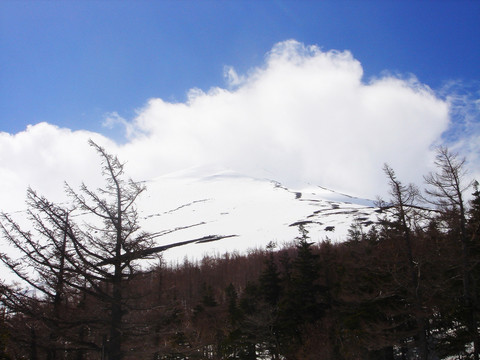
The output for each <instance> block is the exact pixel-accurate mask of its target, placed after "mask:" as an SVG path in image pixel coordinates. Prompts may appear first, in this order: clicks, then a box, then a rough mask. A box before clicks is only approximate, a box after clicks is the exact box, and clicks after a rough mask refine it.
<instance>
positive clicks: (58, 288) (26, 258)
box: [0, 189, 74, 360]
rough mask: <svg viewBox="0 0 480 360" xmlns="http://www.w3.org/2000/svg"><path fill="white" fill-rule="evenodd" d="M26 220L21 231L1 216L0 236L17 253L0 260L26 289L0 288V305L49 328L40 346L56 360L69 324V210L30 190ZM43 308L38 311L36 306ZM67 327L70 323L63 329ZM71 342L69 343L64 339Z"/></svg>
mask: <svg viewBox="0 0 480 360" xmlns="http://www.w3.org/2000/svg"><path fill="white" fill-rule="evenodd" d="M27 203H28V206H29V209H28V210H27V212H26V214H27V219H28V220H29V221H30V223H31V224H32V226H31V229H30V230H28V231H27V230H24V229H22V228H21V226H20V225H19V224H18V223H17V222H16V221H15V220H14V219H13V218H12V217H11V216H10V215H8V214H6V213H2V214H0V231H1V232H2V233H3V237H4V238H5V239H6V240H7V241H8V243H9V244H10V245H11V246H12V247H13V248H14V249H15V250H16V251H17V252H18V253H19V256H16V257H11V256H9V255H8V254H6V253H2V254H1V255H0V260H1V261H2V262H3V263H4V264H5V265H6V266H7V268H9V269H10V270H11V271H13V273H15V274H16V275H17V277H18V279H19V280H21V281H22V282H23V283H24V284H26V285H27V286H28V287H29V288H30V291H25V290H22V289H21V288H20V289H18V288H17V289H16V290H15V289H12V287H4V296H3V297H2V301H3V303H4V304H5V305H6V306H7V307H8V308H9V309H11V310H12V311H14V312H19V313H23V314H26V315H28V316H29V317H30V318H32V319H35V321H36V322H40V323H42V324H43V325H44V326H46V328H47V329H48V332H49V334H48V337H47V339H46V340H45V341H46V343H45V344H43V346H44V347H45V349H46V352H47V358H48V359H52V360H53V359H56V358H57V353H58V350H59V349H60V348H63V350H65V346H64V344H65V337H66V335H67V334H66V332H65V331H62V329H65V327H66V324H67V323H68V322H69V321H68V320H67V319H66V318H65V314H64V313H65V309H64V307H65V304H63V302H64V298H65V294H66V293H67V292H69V293H70V295H71V294H72V287H69V286H68V284H69V283H71V282H72V279H70V280H68V279H67V277H68V276H70V277H71V276H72V274H71V273H70V274H69V273H68V269H67V267H66V256H67V255H66V254H67V224H68V216H69V210H67V209H64V208H62V207H60V206H57V205H55V204H53V203H50V202H49V201H48V200H47V199H45V198H44V197H41V196H39V195H37V193H36V192H35V191H33V190H32V189H28V191H27ZM39 301H41V303H43V306H42V307H43V309H42V311H38V308H37V305H38V302H39ZM68 327H69V328H72V327H74V326H72V324H71V323H69V324H68ZM69 340H70V342H71V340H72V339H69Z"/></svg>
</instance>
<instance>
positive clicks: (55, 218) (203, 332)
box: [0, 147, 480, 360]
mask: <svg viewBox="0 0 480 360" xmlns="http://www.w3.org/2000/svg"><path fill="white" fill-rule="evenodd" d="M96 149H97V151H99V152H100V154H101V156H102V158H103V159H104V160H105V162H104V164H105V168H104V171H105V174H106V177H107V179H109V180H112V179H113V181H110V182H108V184H110V185H109V186H110V187H109V188H108V187H107V189H110V191H111V195H113V198H112V199H113V200H112V201H110V202H109V201H107V200H104V197H103V195H105V194H106V193H105V192H104V193H101V194H100V195H98V193H93V192H88V191H87V189H86V188H83V190H86V191H84V192H83V194H84V195H79V194H77V193H74V192H73V190H70V191H71V193H72V194H73V195H74V196H75V199H76V200H77V201H78V202H79V205H81V204H83V205H84V206H83V207H81V209H82V211H86V210H87V211H89V212H92V213H94V214H106V215H105V216H104V217H101V219H103V221H104V223H103V225H102V224H97V225H95V226H93V225H91V226H90V227H89V228H87V230H83V232H82V228H81V227H80V226H79V225H75V224H73V223H72V222H71V216H70V218H69V216H68V214H69V212H67V211H65V209H60V208H58V207H56V206H55V205H53V204H51V203H48V202H47V201H46V200H45V199H43V198H41V197H38V196H37V195H36V194H35V193H34V192H29V199H30V203H31V205H32V208H33V209H34V210H35V211H33V210H32V212H31V215H32V218H31V220H32V221H33V223H34V224H35V228H36V230H37V233H36V234H37V235H38V236H40V235H41V237H42V238H43V240H44V241H42V242H40V241H39V240H37V238H36V237H35V236H34V235H33V233H32V232H28V231H24V230H22V229H21V228H20V227H18V225H17V224H16V223H15V222H14V221H13V220H12V219H11V218H9V217H8V216H7V215H5V214H4V216H3V221H2V229H3V233H4V236H5V237H7V238H8V239H9V241H10V242H11V243H12V245H14V246H16V248H17V249H20V250H22V249H23V250H24V255H23V257H22V259H23V261H24V262H23V263H22V262H19V261H16V260H13V259H9V258H8V257H6V255H5V254H3V255H2V260H3V261H4V263H6V264H7V265H8V266H9V267H10V268H11V269H12V270H13V271H15V272H17V274H18V275H19V276H20V277H21V278H23V279H24V280H25V281H27V282H29V283H30V286H29V287H27V288H22V287H11V286H2V294H1V300H2V303H3V313H2V317H1V319H0V323H1V329H0V359H78V360H81V359H102V360H103V359H109V360H111V359H152V360H156V359H299V360H300V359H325V360H330V359H332V360H341V359H345V360H347V359H371V360H377V359H378V360H400V359H402V360H403V359H422V360H428V359H478V356H479V355H478V351H479V349H480V348H479V345H480V342H479V332H478V316H479V313H478V310H479V304H478V295H479V282H478V281H479V279H480V268H479V265H478V264H479V261H480V247H479V244H480V243H479V241H480V192H479V189H478V184H473V186H468V185H470V184H464V183H463V182H464V181H465V174H464V170H465V169H464V161H462V160H461V159H458V158H457V156H456V155H455V154H452V153H450V152H449V151H448V150H447V149H443V148H441V149H439V151H438V156H437V167H438V172H436V173H432V174H429V175H428V176H426V178H425V180H426V183H427V191H426V192H420V191H419V189H417V188H416V187H415V186H413V185H403V184H402V183H401V182H400V181H399V180H398V179H397V177H396V174H395V173H394V171H393V170H392V169H391V168H389V167H388V166H385V169H384V170H385V174H386V176H387V180H388V181H389V184H390V188H391V194H390V195H391V198H390V199H388V200H387V201H380V202H379V221H378V223H377V224H375V225H374V226H371V227H370V228H369V230H368V231H366V229H365V228H364V227H363V226H362V225H361V224H352V226H351V228H350V231H349V238H348V239H346V241H345V242H343V243H337V244H332V243H330V242H328V241H323V242H320V243H317V242H313V241H312V240H311V239H310V238H309V234H308V230H307V228H305V227H303V226H299V236H298V238H297V239H294V240H293V242H292V244H291V245H289V246H287V245H285V246H283V247H282V248H281V249H277V248H275V245H274V244H270V245H269V246H268V247H267V249H264V250H255V251H251V252H250V253H249V254H245V255H239V254H226V255H224V256H219V257H206V258H204V259H203V260H201V261H199V262H194V263H192V262H188V261H185V262H184V263H183V264H182V265H178V266H172V265H168V264H163V263H161V262H160V264H159V265H158V266H154V267H152V268H151V269H149V270H148V271H147V270H142V269H140V268H139V267H138V263H137V262H136V261H137V260H142V259H144V258H145V257H147V256H151V255H152V254H155V253H156V252H157V251H156V250H155V249H157V248H155V247H153V237H152V234H144V233H142V232H141V231H140V229H138V228H136V221H135V219H136V218H135V216H136V213H135V212H130V213H128V210H129V209H133V208H131V207H130V206H131V205H132V204H133V202H134V200H135V198H136V196H137V195H138V193H139V192H140V191H141V190H142V189H141V188H139V187H130V188H128V186H133V184H132V183H128V182H125V183H122V182H119V180H120V179H121V170H122V166H121V164H120V163H119V162H116V158H114V157H111V156H110V155H108V154H106V153H105V152H104V150H103V149H102V148H99V147H96ZM115 180H116V181H115ZM129 184H130V185H129ZM126 188H128V189H130V191H125V189H126ZM466 191H469V192H470V193H472V192H473V195H472V197H471V200H469V201H466V200H465V198H464V197H465V196H466V195H467V194H469V193H466ZM107 195H108V194H107ZM88 196H92V199H93V203H92V204H93V205H89V206H87V204H89V203H88V201H87V199H88ZM122 199H124V200H122ZM125 199H126V200H125ZM102 206H104V207H103V208H102ZM102 209H103V210H105V213H102ZM92 233H95V234H97V233H98V234H99V235H98V237H95V236H93V235H91V234H92ZM87 240H88V241H90V242H89V243H88V244H89V246H92V248H90V247H87V246H86V245H85V241H87ZM177 245H180V244H176V245H175V246H177ZM157 250H158V251H162V250H163V248H161V249H160V248H158V249H157ZM160 259H161V258H160ZM23 265H28V266H27V267H24V266H23ZM27 270H28V271H27ZM32 273H33V274H34V275H32ZM34 290H35V291H34Z"/></svg>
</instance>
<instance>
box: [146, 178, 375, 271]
mask: <svg viewBox="0 0 480 360" xmlns="http://www.w3.org/2000/svg"><path fill="white" fill-rule="evenodd" d="M138 208H139V214H140V223H141V226H142V228H143V229H144V230H145V231H148V232H152V233H160V234H162V235H161V236H159V237H157V238H156V242H157V243H158V244H159V245H164V244H169V243H173V242H176V241H184V240H189V239H195V238H202V237H204V236H206V235H234V236H233V237H229V238H226V239H222V240H218V241H214V242H207V243H202V244H190V245H186V246H182V247H178V248H174V249H170V250H167V251H165V253H164V254H163V256H164V258H165V259H166V260H168V261H182V259H183V258H184V257H187V258H189V259H198V258H200V257H202V256H203V255H213V254H223V253H225V252H227V251H228V252H234V251H238V252H245V251H247V250H248V249H253V248H264V247H265V246H266V244H268V243H269V242H271V241H273V242H276V243H277V244H279V245H281V244H283V243H285V242H290V241H292V240H293V239H294V238H295V237H296V236H297V235H298V229H297V226H296V225H299V224H304V225H305V227H306V228H307V229H308V231H309V232H310V237H311V239H312V241H322V240H325V239H327V238H328V239H330V240H331V241H333V242H336V241H343V240H345V238H346V236H347V233H348V229H349V227H350V225H351V224H352V223H353V222H355V221H357V222H360V223H361V224H362V225H363V226H364V227H365V231H368V227H369V226H370V225H371V224H372V223H374V222H375V221H376V220H377V217H376V212H375V210H376V209H375V208H374V207H373V202H372V201H370V200H365V199H357V198H353V197H349V196H347V195H343V194H339V193H335V192H333V191H330V190H327V189H324V188H321V187H313V186H309V187H307V188H305V189H301V190H291V189H288V188H286V187H284V186H282V185H281V184H280V183H278V182H275V181H271V180H267V179H255V178H250V177H246V176H242V175H239V174H237V173H234V172H231V171H223V172H219V173H216V174H214V175H209V176H198V175H197V174H188V173H187V174H186V173H182V174H173V175H168V176H163V177H159V178H157V179H155V180H152V181H149V182H147V191H146V192H145V193H144V194H143V196H142V197H141V198H140V199H139V203H138ZM175 229H177V231H173V232H170V231H171V230H175ZM160 234H159V235H160Z"/></svg>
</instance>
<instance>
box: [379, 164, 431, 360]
mask: <svg viewBox="0 0 480 360" xmlns="http://www.w3.org/2000/svg"><path fill="white" fill-rule="evenodd" d="M383 170H384V172H385V174H386V175H387V178H388V182H389V185H390V195H391V200H390V204H389V205H390V206H389V212H390V214H391V215H392V216H393V219H394V224H395V227H396V230H397V231H398V232H399V234H400V236H401V238H403V241H404V249H405V251H406V254H407V262H408V269H409V272H410V274H409V277H410V280H409V281H408V282H407V284H408V286H407V287H408V288H409V290H410V293H411V294H412V302H413V307H414V312H415V314H414V318H415V322H416V327H417V338H418V350H419V355H420V358H421V359H422V360H427V359H428V352H429V349H428V342H427V334H426V315H425V313H424V310H423V295H422V291H421V286H420V285H421V284H420V274H421V271H420V268H419V267H420V266H421V264H420V262H419V261H418V259H415V257H414V255H413V244H412V242H413V234H412V233H413V231H412V228H415V227H416V226H417V223H418V210H417V206H416V203H417V199H418V197H419V190H418V188H417V187H416V186H415V185H413V184H409V185H408V186H405V185H403V184H402V183H401V182H400V180H398V179H397V176H396V175H395V172H394V171H393V169H392V168H390V167H389V166H388V165H386V164H385V166H384V168H383Z"/></svg>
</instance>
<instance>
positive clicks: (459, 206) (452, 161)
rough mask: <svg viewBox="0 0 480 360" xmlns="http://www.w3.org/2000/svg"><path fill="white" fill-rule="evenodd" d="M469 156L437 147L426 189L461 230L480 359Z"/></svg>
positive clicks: (466, 291) (469, 316)
mask: <svg viewBox="0 0 480 360" xmlns="http://www.w3.org/2000/svg"><path fill="white" fill-rule="evenodd" d="M465 161H466V160H465V159H464V158H463V159H461V158H459V157H458V155H457V154H455V153H452V152H450V151H449V150H448V149H447V148H446V147H439V148H438V149H437V156H436V160H435V165H436V167H437V172H435V173H430V174H429V175H428V176H425V182H426V183H427V185H428V186H429V188H428V189H427V190H426V194H427V201H429V202H430V203H431V204H433V205H434V206H435V207H436V208H437V210H438V211H439V212H440V213H441V214H442V218H443V219H444V220H445V221H446V222H447V223H448V227H449V228H450V230H451V231H454V232H455V233H456V234H458V238H459V242H460V244H461V247H462V259H461V269H462V283H463V302H464V307H465V310H466V319H465V323H466V326H467V328H468V332H469V333H470V337H471V338H470V339H469V341H471V342H473V345H474V346H473V355H474V359H475V360H478V359H479V352H480V336H479V332H478V319H477V308H478V303H477V299H476V294H475V291H474V289H473V285H472V259H471V246H470V241H469V237H468V235H467V216H466V214H467V209H466V203H465V199H464V195H463V194H464V192H465V191H466V190H467V189H469V188H470V187H471V186H472V184H473V183H472V182H470V183H465V178H466V169H465Z"/></svg>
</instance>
